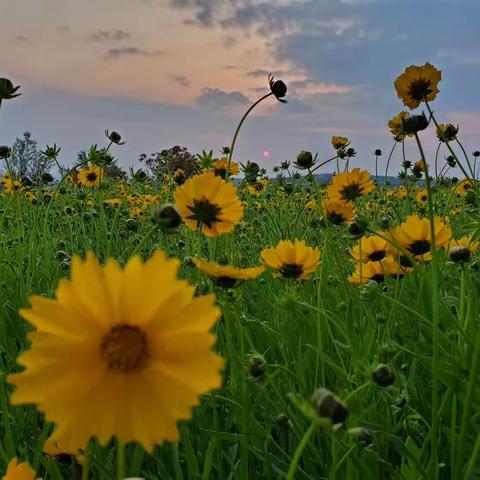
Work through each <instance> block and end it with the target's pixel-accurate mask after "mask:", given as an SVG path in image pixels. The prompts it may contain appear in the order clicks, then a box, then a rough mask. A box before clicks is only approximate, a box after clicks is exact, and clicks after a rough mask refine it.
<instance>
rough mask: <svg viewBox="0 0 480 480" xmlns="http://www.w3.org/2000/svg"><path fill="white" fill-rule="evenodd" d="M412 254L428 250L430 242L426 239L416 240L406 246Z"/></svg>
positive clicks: (420, 253)
mask: <svg viewBox="0 0 480 480" xmlns="http://www.w3.org/2000/svg"><path fill="white" fill-rule="evenodd" d="M408 250H409V251H410V252H411V253H412V254H413V255H423V254H424V253H427V252H429V251H430V242H429V241H427V240H417V241H416V242H413V243H412V244H410V246H409V247H408Z"/></svg>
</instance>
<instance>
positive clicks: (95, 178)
mask: <svg viewBox="0 0 480 480" xmlns="http://www.w3.org/2000/svg"><path fill="white" fill-rule="evenodd" d="M102 175H103V170H102V169H101V168H100V167H97V166H96V165H91V166H89V167H83V168H82V169H81V170H80V173H79V174H78V181H79V182H80V183H81V184H82V185H83V186H84V187H93V186H95V185H98V184H99V183H100V180H101V179H102Z"/></svg>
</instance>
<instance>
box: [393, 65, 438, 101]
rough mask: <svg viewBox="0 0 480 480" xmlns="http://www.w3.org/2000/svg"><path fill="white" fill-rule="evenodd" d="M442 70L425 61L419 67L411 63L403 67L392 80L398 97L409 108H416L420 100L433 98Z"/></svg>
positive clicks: (436, 91) (435, 94)
mask: <svg viewBox="0 0 480 480" xmlns="http://www.w3.org/2000/svg"><path fill="white" fill-rule="evenodd" d="M441 79H442V72H441V71H440V70H437V69H436V68H435V67H434V66H433V65H430V64H429V63H426V64H425V65H422V66H421V67H419V66H416V65H411V66H410V67H407V68H406V69H405V72H404V73H402V74H401V75H400V76H399V77H398V78H397V79H396V80H395V82H394V86H395V90H396V91H397V95H398V98H400V99H401V100H402V101H403V104H404V105H406V106H407V107H408V108H410V110H413V109H414V108H417V107H418V106H419V105H420V103H421V102H423V101H425V100H426V101H427V102H431V101H432V100H435V97H436V96H437V93H438V82H439V81H440V80H441Z"/></svg>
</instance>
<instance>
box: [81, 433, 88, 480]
mask: <svg viewBox="0 0 480 480" xmlns="http://www.w3.org/2000/svg"><path fill="white" fill-rule="evenodd" d="M89 479H90V440H88V442H87V444H86V445H85V450H84V453H83V465H82V480H89Z"/></svg>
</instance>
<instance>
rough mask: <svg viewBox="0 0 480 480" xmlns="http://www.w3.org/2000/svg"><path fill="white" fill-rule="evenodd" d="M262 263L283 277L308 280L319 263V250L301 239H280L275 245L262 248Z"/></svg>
mask: <svg viewBox="0 0 480 480" xmlns="http://www.w3.org/2000/svg"><path fill="white" fill-rule="evenodd" d="M260 256H261V259H262V261H263V263H264V264H265V265H266V266H267V267H269V268H272V269H274V270H276V271H277V275H279V276H282V277H284V278H295V279H297V280H308V279H309V278H310V274H311V273H313V272H314V271H315V270H316V269H317V267H318V264H319V263H320V250H319V249H318V248H316V247H314V248H312V247H308V246H307V245H306V244H305V242H304V241H303V240H295V241H294V242H291V241H290V240H282V241H280V242H279V244H278V245H277V246H276V247H272V248H264V249H263V250H262V251H261V253H260Z"/></svg>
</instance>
